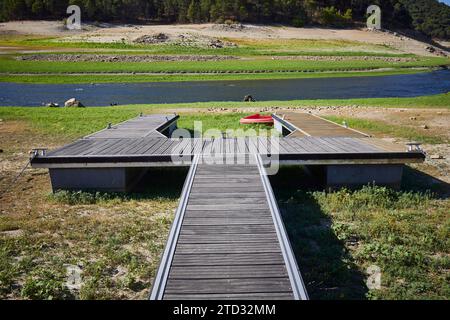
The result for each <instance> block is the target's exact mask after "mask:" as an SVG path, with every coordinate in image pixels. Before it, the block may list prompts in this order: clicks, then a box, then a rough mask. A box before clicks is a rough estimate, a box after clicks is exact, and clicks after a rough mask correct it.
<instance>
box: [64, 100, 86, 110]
mask: <svg viewBox="0 0 450 320" xmlns="http://www.w3.org/2000/svg"><path fill="white" fill-rule="evenodd" d="M64 107H66V108H84V105H83V104H82V103H81V102H80V101H78V100H77V99H75V98H72V99H69V100H67V101H66V102H65V103H64Z"/></svg>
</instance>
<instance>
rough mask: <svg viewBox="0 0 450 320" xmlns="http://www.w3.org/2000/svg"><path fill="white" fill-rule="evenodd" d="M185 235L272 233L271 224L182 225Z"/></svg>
mask: <svg viewBox="0 0 450 320" xmlns="http://www.w3.org/2000/svg"><path fill="white" fill-rule="evenodd" d="M183 232H184V233H186V234H238V235H239V234H266V233H270V232H274V227H273V224H246V225H243V224H238V225H227V226H201V225H184V226H183Z"/></svg>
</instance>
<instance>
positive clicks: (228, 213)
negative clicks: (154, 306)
mask: <svg viewBox="0 0 450 320" xmlns="http://www.w3.org/2000/svg"><path fill="white" fill-rule="evenodd" d="M199 158H200V157H198V156H197V157H196V158H195V160H194V163H193V166H192V167H191V171H190V172H189V175H188V178H187V180H186V185H185V188H184V190H183V194H182V199H181V201H180V207H179V209H178V211H177V214H176V218H175V223H174V225H173V228H172V231H171V234H170V237H169V242H168V244H167V246H166V250H165V252H164V256H163V259H162V262H161V267H160V269H159V271H158V274H157V277H156V279H155V281H154V285H153V290H152V293H151V297H150V298H151V299H168V300H172V299H201V300H203V299H221V300H223V299H227V300H228V299H307V298H308V296H307V293H306V289H305V287H304V284H303V281H302V278H301V275H300V271H299V270H298V267H297V263H296V261H295V258H294V255H293V253H292V249H291V247H290V244H289V241H288V238H287V236H286V231H285V229H284V225H283V222H282V220H281V217H280V213H279V211H278V207H277V204H276V202H275V199H274V196H273V193H272V189H271V187H270V184H269V183H268V180H267V177H266V176H265V172H264V169H263V167H262V165H261V164H262V162H261V160H260V159H256V158H255V159H254V161H253V162H254V163H253V164H250V163H248V164H240V165H237V164H230V165H227V164H222V165H208V164H198V159H199Z"/></svg>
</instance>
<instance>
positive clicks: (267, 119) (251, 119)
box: [240, 113, 273, 124]
mask: <svg viewBox="0 0 450 320" xmlns="http://www.w3.org/2000/svg"><path fill="white" fill-rule="evenodd" d="M240 122H241V124H252V123H265V124H273V118H272V116H262V115H260V114H259V113H256V114H253V115H251V116H248V117H245V118H242V119H241V121H240Z"/></svg>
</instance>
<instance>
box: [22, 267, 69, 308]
mask: <svg viewBox="0 0 450 320" xmlns="http://www.w3.org/2000/svg"><path fill="white" fill-rule="evenodd" d="M22 296H23V297H24V298H29V299H39V300H54V299H68V298H70V297H71V293H70V291H69V290H68V289H67V287H66V286H65V284H64V277H63V276H62V275H58V274H55V272H51V271H49V270H48V269H44V268H40V269H37V270H35V271H34V272H33V273H31V274H30V275H29V276H28V278H27V279H26V281H25V283H24V285H23V288H22Z"/></svg>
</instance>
